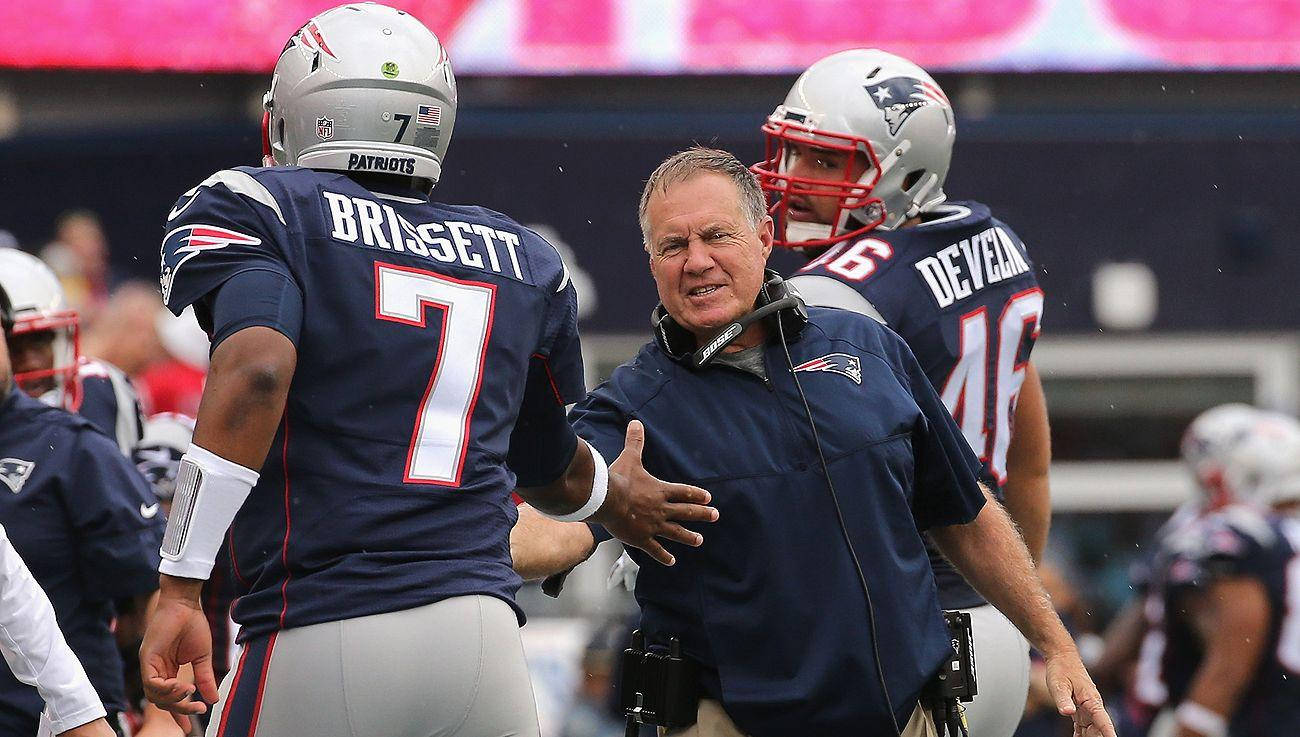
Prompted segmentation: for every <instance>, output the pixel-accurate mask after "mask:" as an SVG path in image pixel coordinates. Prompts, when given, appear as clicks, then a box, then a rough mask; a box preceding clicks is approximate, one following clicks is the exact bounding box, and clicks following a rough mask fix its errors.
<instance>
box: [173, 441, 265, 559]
mask: <svg viewBox="0 0 1300 737" xmlns="http://www.w3.org/2000/svg"><path fill="white" fill-rule="evenodd" d="M257 477H258V474H257V472H256V471H254V470H252V469H249V468H244V467H243V466H241V465H239V464H238V463H233V462H231V461H228V460H226V459H225V458H222V457H221V456H219V455H216V454H215V453H212V452H211V451H207V450H204V449H203V448H200V447H199V446H197V445H194V444H192V443H191V444H190V449H189V451H188V452H187V453H186V454H185V455H184V456H183V457H182V458H181V467H180V470H179V471H177V473H176V496H175V497H173V499H172V512H171V516H170V517H168V519H167V533H166V534H165V535H164V536H163V544H162V550H161V551H160V552H161V553H162V563H161V564H160V565H159V566H158V571H159V572H160V573H165V574H167V575H168V576H180V577H181V578H197V579H203V580H206V579H207V577H208V576H209V575H211V574H212V564H213V561H215V560H216V557H217V551H219V550H221V545H222V543H223V542H224V540H225V538H226V530H228V529H230V523H231V522H233V521H234V520H235V514H236V513H237V512H238V511H239V508H240V507H241V506H243V504H244V500H245V499H247V498H248V493H249V492H250V491H252V490H253V484H256V483H257Z"/></svg>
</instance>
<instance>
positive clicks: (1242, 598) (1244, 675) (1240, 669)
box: [1175, 576, 1271, 737]
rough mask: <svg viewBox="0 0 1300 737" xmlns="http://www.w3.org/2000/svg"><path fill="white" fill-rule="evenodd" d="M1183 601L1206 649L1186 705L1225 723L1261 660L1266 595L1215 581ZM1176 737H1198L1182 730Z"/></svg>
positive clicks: (1236, 582) (1237, 581)
mask: <svg viewBox="0 0 1300 737" xmlns="http://www.w3.org/2000/svg"><path fill="white" fill-rule="evenodd" d="M1186 598H1187V601H1186V605H1187V607H1188V610H1189V613H1190V614H1191V619H1192V626H1193V627H1195V628H1196V632H1197V635H1198V636H1199V637H1200V638H1201V641H1202V642H1203V643H1204V645H1205V658H1204V659H1203V660H1202V661H1201V667H1200V668H1198V669H1197V670H1196V675H1195V676H1194V677H1193V679H1192V685H1191V688H1190V689H1189V690H1188V692H1187V699H1186V700H1187V701H1193V702H1195V703H1197V704H1200V705H1201V706H1203V707H1205V708H1206V709H1209V710H1210V711H1212V712H1214V713H1216V714H1220V715H1223V716H1224V717H1225V718H1228V717H1230V716H1231V715H1232V714H1233V713H1234V712H1235V711H1236V710H1237V706H1238V704H1240V703H1241V697H1242V695H1243V694H1244V693H1245V691H1246V688H1247V687H1248V686H1249V685H1250V682H1251V679H1252V678H1253V677H1254V675H1255V669H1256V668H1258V667H1259V662H1260V660H1262V659H1263V657H1264V646H1265V645H1267V644H1268V639H1269V638H1268V625H1269V619H1270V617H1271V607H1270V606H1269V602H1268V593H1267V592H1266V591H1265V590H1264V584H1262V583H1260V582H1259V581H1257V580H1255V579H1252V578H1246V577H1241V576H1238V577H1233V578H1225V579H1222V580H1220V581H1216V582H1214V583H1213V584H1211V585H1210V587H1209V589H1208V590H1206V591H1205V592H1203V593H1200V592H1198V593H1196V594H1192V595H1190V596H1188V597H1186ZM1175 735H1176V736H1177V737H1203V736H1202V735H1201V733H1200V732H1197V731H1195V730H1193V729H1191V728H1189V727H1186V726H1184V725H1181V724H1180V725H1179V727H1178V731H1177V732H1175Z"/></svg>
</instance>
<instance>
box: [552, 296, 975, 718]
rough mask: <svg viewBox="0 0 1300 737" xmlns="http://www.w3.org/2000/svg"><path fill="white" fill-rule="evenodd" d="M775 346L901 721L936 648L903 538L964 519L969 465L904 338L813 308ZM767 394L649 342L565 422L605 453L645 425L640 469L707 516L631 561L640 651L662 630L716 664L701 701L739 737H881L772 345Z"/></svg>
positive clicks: (881, 710) (844, 574) (937, 617)
mask: <svg viewBox="0 0 1300 737" xmlns="http://www.w3.org/2000/svg"><path fill="white" fill-rule="evenodd" d="M810 316H811V319H810V322H809V324H808V326H807V328H806V329H805V330H804V331H803V333H802V335H801V336H800V337H799V338H798V339H797V340H795V341H793V342H792V343H791V344H790V345H789V348H790V352H791V354H792V356H793V364H794V366H795V371H797V376H798V378H799V380H800V382H801V383H802V384H803V388H804V391H805V393H806V394H807V398H808V403H809V405H810V406H811V408H812V414H813V416H814V418H815V419H816V422H817V431H818V434H819V436H820V439H821V447H822V451H823V453H824V454H825V457H826V461H827V463H828V464H829V467H830V472H831V476H832V478H833V480H834V484H835V490H836V492H837V493H838V497H839V504H840V508H841V510H842V512H843V516H844V519H845V521H846V524H847V527H848V538H849V539H851V540H852V546H853V548H854V550H856V553H857V559H858V561H860V563H861V565H862V568H863V571H864V573H865V576H866V579H867V583H868V586H869V589H870V595H871V600H872V604H873V605H874V610H875V620H876V630H877V634H878V637H877V638H876V647H877V648H878V649H879V653H880V658H881V661H882V666H883V671H884V674H885V679H886V683H887V685H888V693H889V701H890V703H891V704H892V706H893V711H894V717H895V718H896V719H897V720H898V722H899V723H900V724H902V723H904V722H905V721H906V719H907V717H908V716H910V714H911V712H912V710H913V709H914V708H915V705H916V703H917V699H918V697H919V694H920V691H921V688H922V686H924V685H925V683H926V682H927V681H928V680H929V679H930V678H931V676H932V675H933V674H934V673H935V671H936V669H937V668H938V667H939V665H940V663H941V662H942V661H943V660H944V659H945V658H946V657H947V654H948V652H949V644H948V642H949V640H948V635H947V631H946V629H945V627H944V624H943V619H942V616H941V614H940V610H939V603H938V599H937V596H936V592H935V584H934V577H933V574H932V573H931V570H930V564H929V560H928V558H927V556H926V552H925V546H924V544H923V543H922V540H921V535H920V531H921V530H925V529H927V528H929V527H934V526H942V525H952V524H961V523H965V522H969V521H971V520H972V519H974V518H975V516H976V515H977V514H978V513H979V510H980V508H981V507H982V506H983V504H984V496H983V494H982V492H981V491H980V489H979V486H978V482H977V476H978V473H979V468H980V465H979V460H978V459H977V458H976V457H975V455H974V453H972V452H971V450H970V447H969V446H968V445H967V443H966V441H965V440H964V439H963V438H962V435H961V432H960V430H958V428H957V427H956V425H955V424H954V423H953V420H952V418H951V416H950V415H949V414H948V411H947V410H946V409H945V408H944V406H943V404H942V402H941V401H940V400H939V397H938V396H937V395H936V394H935V392H934V389H933V388H931V386H930V383H929V381H927V380H926V377H925V373H924V372H923V371H922V370H921V368H920V366H919V365H918V364H917V362H916V359H915V358H914V357H913V356H912V353H911V351H910V350H909V349H908V348H907V345H906V344H905V343H903V341H902V340H901V339H900V338H899V337H898V336H897V335H895V334H894V333H893V332H891V331H890V330H889V329H888V328H886V327H883V326H881V325H879V324H878V323H876V322H875V321H874V320H871V319H870V318H867V317H864V316H862V315H858V314H856V313H851V312H847V311H842V310H828V309H818V308H814V309H811V310H810ZM764 361H765V366H766V370H767V375H768V377H769V378H768V380H767V381H763V380H762V379H760V378H758V377H756V376H754V375H752V374H749V373H746V372H743V371H738V370H735V369H731V368H727V367H711V368H707V369H705V370H703V371H698V372H696V371H692V370H690V369H689V368H688V367H686V366H684V365H682V364H679V363H677V362H675V361H673V360H672V359H670V358H669V357H668V356H667V355H666V354H665V353H664V352H663V351H662V350H661V349H660V348H659V347H658V346H657V345H655V344H653V343H650V344H647V345H646V346H645V347H644V348H642V349H641V352H640V353H639V354H638V355H637V357H636V358H635V359H633V360H632V361H631V362H630V363H627V364H624V365H623V366H620V367H619V368H618V369H617V370H615V372H614V374H613V376H611V377H610V379H609V381H607V382H605V383H604V384H602V385H601V386H600V387H598V388H597V389H596V390H595V391H594V392H593V393H592V394H591V395H589V396H588V397H587V398H586V399H585V400H583V401H582V402H579V403H578V405H577V406H576V407H575V408H574V410H573V412H572V415H571V419H572V420H573V421H574V423H575V427H576V429H577V430H578V433H579V434H580V435H581V436H582V437H584V438H586V439H587V440H588V441H589V442H591V443H592V444H593V445H594V446H595V447H596V448H597V449H598V450H599V451H600V452H601V454H602V455H604V456H605V457H606V458H607V459H611V460H612V459H613V458H615V457H617V455H618V454H619V452H620V451H621V450H622V446H623V439H624V436H625V431H626V426H627V422H628V421H629V420H631V419H639V420H641V421H642V422H643V423H645V427H646V446H645V453H644V456H643V461H644V463H645V467H646V469H647V470H648V471H649V472H650V473H652V474H654V475H655V476H658V477H659V478H662V479H665V480H668V481H675V482H683V483H691V484H695V485H697V486H701V487H703V488H705V489H708V490H709V491H710V492H711V493H712V494H713V504H714V505H715V506H717V508H718V509H719V511H720V514H721V517H720V519H719V520H718V521H717V522H716V523H713V524H701V525H694V526H693V528H694V529H697V530H698V531H699V532H701V533H702V534H703V535H704V539H705V542H704V545H703V547H700V548H689V547H687V546H683V545H678V544H674V543H666V545H667V546H668V547H669V548H670V549H671V551H672V553H673V554H674V555H675V556H676V558H677V564H676V565H675V566H673V567H665V566H661V565H659V564H658V563H656V562H654V561H653V560H652V559H650V558H649V557H648V556H646V555H644V554H643V553H641V551H639V550H633V551H632V555H633V557H634V558H636V560H637V562H638V563H639V564H640V565H641V573H640V576H639V578H638V580H637V586H636V598H637V601H638V603H639V604H640V606H641V616H642V629H643V630H644V631H645V632H646V634H647V636H648V638H649V639H650V640H651V641H652V642H655V641H657V642H661V643H662V642H664V641H665V640H666V638H667V637H668V636H670V635H677V636H679V637H680V638H681V640H682V644H683V648H684V650H685V651H686V652H687V653H689V654H690V655H692V656H694V657H695V658H697V659H699V660H700V661H702V662H703V663H705V664H706V665H708V666H711V667H712V668H714V669H716V677H714V676H713V674H709V675H708V676H707V677H706V678H705V688H706V690H710V691H715V693H713V694H712V695H713V696H714V697H717V698H721V700H722V702H723V705H724V706H725V708H726V710H727V712H728V713H729V714H730V715H731V717H732V719H734V720H735V722H736V723H737V724H738V725H739V726H740V728H741V729H742V730H743V731H745V732H746V733H748V734H750V735H754V737H768V736H769V735H770V736H772V737H775V736H777V735H782V736H786V735H792V734H816V735H819V736H821V737H835V736H837V735H846V736H847V735H855V736H859V735H864V734H886V733H890V732H892V728H890V727H889V721H888V720H889V718H890V714H889V709H888V708H887V707H886V700H885V696H884V692H883V691H882V689H881V684H880V679H879V678H878V676H877V669H876V660H875V655H874V653H873V647H872V635H871V627H870V623H869V618H868V612H867V603H866V596H865V595H864V592H863V589H862V584H861V583H860V579H859V576H858V574H857V572H856V570H855V566H854V561H853V557H852V556H851V555H850V553H849V545H848V544H847V542H846V536H845V534H844V532H843V531H842V529H841V527H840V524H839V522H838V521H837V514H836V507H835V503H834V501H833V499H832V496H831V493H830V491H829V489H828V486H827V483H826V479H825V477H824V475H823V472H822V467H821V463H820V461H819V460H818V454H817V448H816V446H815V445H814V443H813V437H812V433H811V432H810V429H809V425H808V420H807V418H806V416H805V414H804V408H803V404H802V402H801V401H800V398H799V394H798V392H797V390H796V387H795V382H794V377H795V375H796V374H795V373H792V372H791V370H790V368H789V366H788V365H787V363H786V358H785V354H784V352H783V351H782V348H781V345H780V344H779V343H777V342H775V341H770V342H769V343H768V344H767V345H766V346H765V348H764Z"/></svg>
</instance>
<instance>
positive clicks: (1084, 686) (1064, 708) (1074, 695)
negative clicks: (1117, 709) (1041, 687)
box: [1045, 649, 1115, 737]
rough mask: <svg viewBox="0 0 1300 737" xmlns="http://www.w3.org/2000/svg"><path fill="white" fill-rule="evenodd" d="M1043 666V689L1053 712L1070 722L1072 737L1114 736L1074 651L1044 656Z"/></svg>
mask: <svg viewBox="0 0 1300 737" xmlns="http://www.w3.org/2000/svg"><path fill="white" fill-rule="evenodd" d="M1045 665H1046V666H1047V690H1048V692H1050V693H1051V694H1052V699H1053V700H1054V701H1055V702H1056V710H1057V711H1058V712H1060V713H1061V715H1062V716H1067V717H1070V718H1071V719H1072V720H1074V737H1115V725H1113V724H1111V721H1110V715H1109V714H1107V713H1106V707H1105V706H1103V705H1102V703H1101V694H1099V693H1097V687H1096V686H1095V685H1093V683H1092V678H1091V677H1089V676H1088V671H1087V670H1085V669H1084V667H1083V663H1082V662H1081V661H1080V660H1079V653H1078V651H1076V650H1073V649H1071V650H1070V651H1067V652H1064V653H1062V654H1059V655H1053V656H1050V657H1047V658H1046V659H1045Z"/></svg>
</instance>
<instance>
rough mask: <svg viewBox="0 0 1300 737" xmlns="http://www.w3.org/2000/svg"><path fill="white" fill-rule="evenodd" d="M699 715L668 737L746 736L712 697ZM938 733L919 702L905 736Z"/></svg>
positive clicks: (926, 736) (924, 736)
mask: <svg viewBox="0 0 1300 737" xmlns="http://www.w3.org/2000/svg"><path fill="white" fill-rule="evenodd" d="M698 715H699V716H698V717H697V719H696V722H695V724H693V725H691V726H689V727H687V728H686V729H680V730H677V731H675V732H669V733H666V737H745V733H744V732H741V731H740V729H739V728H737V727H736V724H735V722H733V721H731V717H729V716H727V712H725V711H723V710H722V704H719V703H718V702H716V701H713V700H712V699H702V700H701V701H700V710H699V712H698ZM659 734H660V735H665V732H664V731H663V730H662V729H661V730H659ZM938 734H939V733H938V731H936V730H935V728H934V719H933V718H931V716H930V712H928V711H926V710H925V709H922V708H921V706H920V705H919V704H918V705H917V707H916V711H914V712H912V718H911V719H908V720H907V726H906V727H903V737H936V736H937V735H938ZM791 737H794V736H793V735H791ZM882 737H884V736H882Z"/></svg>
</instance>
